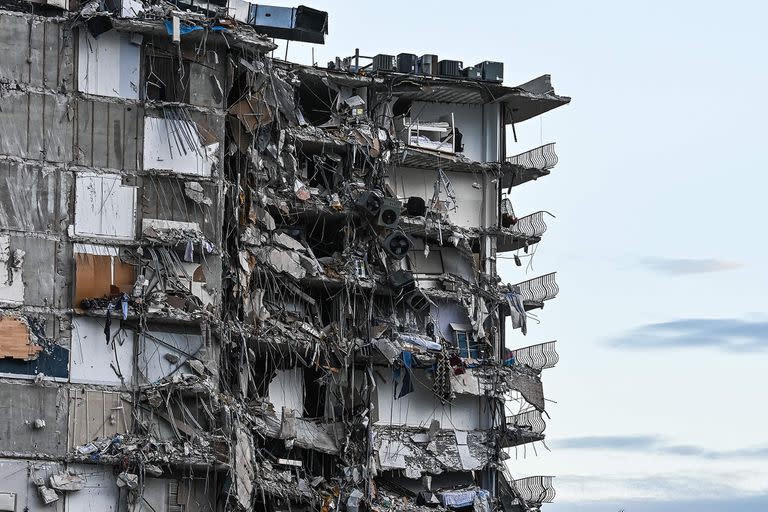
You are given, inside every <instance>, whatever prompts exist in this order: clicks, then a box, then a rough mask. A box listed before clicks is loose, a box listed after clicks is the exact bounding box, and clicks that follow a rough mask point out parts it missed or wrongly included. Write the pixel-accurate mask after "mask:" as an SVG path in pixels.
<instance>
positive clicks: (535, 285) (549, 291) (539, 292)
mask: <svg viewBox="0 0 768 512" xmlns="http://www.w3.org/2000/svg"><path fill="white" fill-rule="evenodd" d="M514 288H515V289H516V290H517V291H518V292H519V293H520V295H521V296H522V299H523V303H524V304H525V303H531V302H533V303H539V304H540V303H542V302H544V301H545V300H550V299H554V298H555V297H556V296H557V292H559V291H560V288H559V287H558V286H557V283H556V282H555V272H552V273H551V274H545V275H543V276H539V277H535V278H533V279H529V280H528V281H523V282H522V283H517V284H516V285H514Z"/></svg>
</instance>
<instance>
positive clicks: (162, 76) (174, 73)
mask: <svg viewBox="0 0 768 512" xmlns="http://www.w3.org/2000/svg"><path fill="white" fill-rule="evenodd" d="M189 76H190V69H189V63H188V62H184V61H179V57H178V56H177V55H173V54H171V53H165V52H163V51H162V50H160V49H158V48H156V47H147V49H146V55H145V57H144V87H145V94H146V99H148V100H158V101H169V102H178V103H189Z"/></svg>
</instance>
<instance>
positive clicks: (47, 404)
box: [0, 382, 68, 458]
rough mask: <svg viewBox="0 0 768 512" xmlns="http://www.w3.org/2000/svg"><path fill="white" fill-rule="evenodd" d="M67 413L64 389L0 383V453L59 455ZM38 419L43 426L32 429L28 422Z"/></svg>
mask: <svg viewBox="0 0 768 512" xmlns="http://www.w3.org/2000/svg"><path fill="white" fill-rule="evenodd" d="M67 411H68V407H67V389H65V388H62V387H58V386H54V387H41V386H36V385H34V384H32V383H25V384H10V383H8V382H6V383H2V384H0V417H1V418H3V422H4V423H3V434H2V436H0V452H3V453H8V452H16V453H19V454H25V453H26V454H33V453H34V454H35V455H36V456H39V457H45V458H58V457H61V456H63V455H64V454H65V453H66V436H67ZM38 419H39V420H42V422H44V423H45V427H44V428H33V426H32V423H33V422H34V421H35V420H38ZM40 424H42V423H40ZM22 456H23V455H22Z"/></svg>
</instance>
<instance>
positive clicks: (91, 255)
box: [73, 244, 136, 306]
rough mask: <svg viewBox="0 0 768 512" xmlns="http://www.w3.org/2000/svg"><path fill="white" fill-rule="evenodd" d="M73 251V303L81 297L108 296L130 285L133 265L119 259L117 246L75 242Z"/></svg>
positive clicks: (133, 274) (133, 279)
mask: <svg viewBox="0 0 768 512" xmlns="http://www.w3.org/2000/svg"><path fill="white" fill-rule="evenodd" d="M74 252H75V298H74V301H73V304H74V305H75V306H78V305H79V304H80V302H81V301H82V300H83V299H93V298H101V297H108V296H111V295H115V294H118V293H123V292H124V293H128V292H130V291H131V290H132V289H133V285H134V283H135V280H136V272H135V269H134V267H133V265H128V264H127V263H123V262H122V261H121V260H120V258H119V256H118V250H117V248H115V247H106V246H100V245H91V244H75V248H74Z"/></svg>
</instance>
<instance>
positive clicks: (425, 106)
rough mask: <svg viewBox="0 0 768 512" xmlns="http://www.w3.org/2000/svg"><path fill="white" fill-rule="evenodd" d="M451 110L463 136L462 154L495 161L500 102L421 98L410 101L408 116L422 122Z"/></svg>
mask: <svg viewBox="0 0 768 512" xmlns="http://www.w3.org/2000/svg"><path fill="white" fill-rule="evenodd" d="M451 113H453V118H454V121H455V124H456V127H457V128H458V129H459V131H460V132H461V134H462V135H463V137H464V138H463V141H462V142H463V144H464V153H463V154H464V156H466V157H467V158H469V159H470V160H474V161H476V162H498V161H499V160H500V144H499V142H500V140H501V135H502V134H501V133H500V130H499V120H500V116H501V106H500V105H498V104H491V105H464V104H458V103H430V102H423V101H414V102H413V104H412V105H411V118H412V119H416V118H418V119H420V120H421V121H425V122H427V121H437V120H438V119H439V118H440V117H443V116H448V115H450V114H451Z"/></svg>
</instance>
